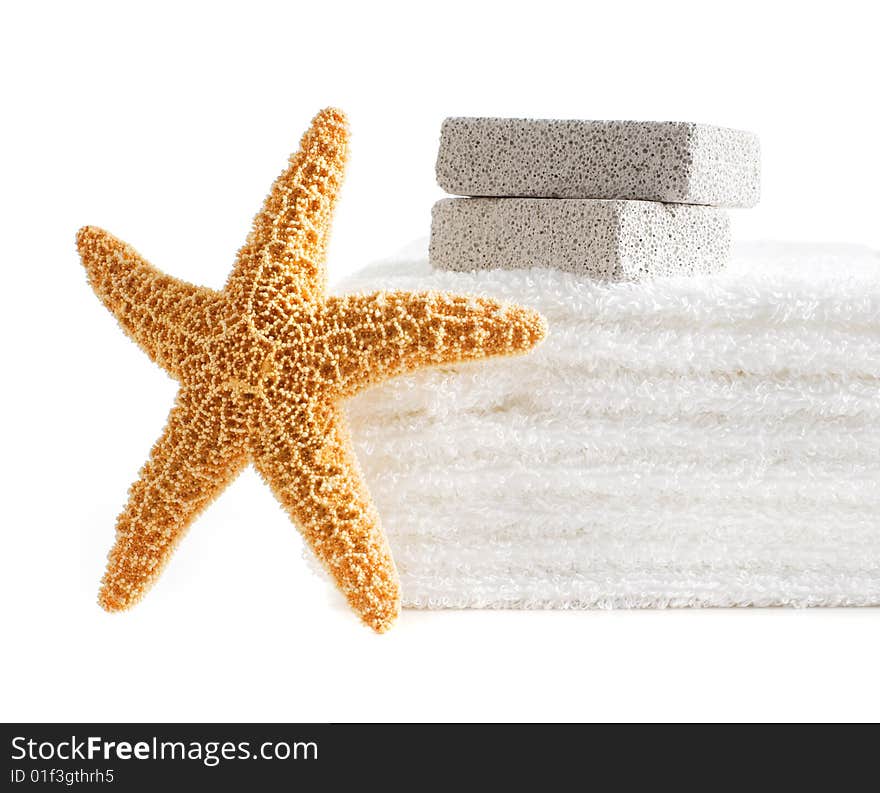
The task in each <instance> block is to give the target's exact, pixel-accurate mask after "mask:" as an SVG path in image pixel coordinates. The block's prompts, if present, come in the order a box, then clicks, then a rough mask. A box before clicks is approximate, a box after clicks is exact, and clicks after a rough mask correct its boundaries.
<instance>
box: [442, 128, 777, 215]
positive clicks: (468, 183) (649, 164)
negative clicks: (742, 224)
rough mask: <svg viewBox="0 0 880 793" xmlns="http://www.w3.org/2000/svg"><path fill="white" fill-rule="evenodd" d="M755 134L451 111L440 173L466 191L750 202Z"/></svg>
mask: <svg viewBox="0 0 880 793" xmlns="http://www.w3.org/2000/svg"><path fill="white" fill-rule="evenodd" d="M760 174H761V155H760V145H759V142H758V138H757V136H756V135H754V134H752V133H750V132H743V131H741V130H735V129H726V128H723V127H714V126H709V125H706V124H693V123H688V122H679V121H656V122H655V121H564V120H556V119H554V120H536V119H514V118H447V119H446V120H445V121H444V122H443V128H442V131H441V135H440V151H439V154H438V156H437V182H438V183H439V185H440V186H441V187H442V188H443V189H444V190H445V191H446V192H447V193H451V194H453V195H464V196H504V197H518V196H526V197H536V198H625V199H636V200H643V201H664V202H668V203H678V204H708V205H710V206H727V207H751V206H754V205H755V204H757V203H758V198H759V193H760Z"/></svg>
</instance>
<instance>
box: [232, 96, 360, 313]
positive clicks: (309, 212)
mask: <svg viewBox="0 0 880 793" xmlns="http://www.w3.org/2000/svg"><path fill="white" fill-rule="evenodd" d="M348 138H349V134H348V123H347V121H346V118H345V115H344V114H343V113H342V111H340V110H336V109H333V108H328V109H327V110H322V111H321V112H320V113H318V115H317V116H315V118H314V119H313V121H312V124H311V127H310V128H309V129H308V131H307V132H306V133H305V135H303V137H302V140H301V142H300V148H299V151H297V152H296V153H295V154H293V155H291V157H290V161H289V165H288V167H287V169H286V170H285V171H284V172H283V173H282V174H281V175H280V176H279V177H278V178H277V179H276V180H275V183H274V184H273V185H272V190H271V192H270V193H269V196H268V198H266V202H265V204H264V205H263V209H262V210H261V211H260V213H259V214H258V215H257V216H256V218H255V219H254V225H253V229H252V231H251V233H250V235H249V236H248V238H247V241H246V242H245V244H244V246H243V247H242V248H241V250H240V251H239V252H238V259H237V262H236V265H235V268H234V270H233V272H232V274H231V275H230V277H229V282H228V284H227V289H228V290H229V292H230V293H231V294H232V295H234V296H235V298H237V300H238V301H239V302H240V303H243V305H244V307H245V308H247V309H249V313H252V314H253V315H254V318H255V321H263V322H268V323H271V322H272V318H273V317H274V316H275V315H276V314H277V313H278V312H279V311H281V310H282V309H283V306H279V305H277V303H276V302H273V300H272V297H273V296H275V297H276V300H281V301H283V300H285V299H294V300H301V301H305V302H310V301H315V300H320V299H322V298H323V295H324V291H325V289H326V280H327V276H326V270H325V264H324V263H325V258H326V250H327V242H328V239H329V234H330V222H331V220H332V216H333V210H334V207H335V205H336V198H337V195H338V193H339V187H340V185H341V184H342V178H343V173H344V170H345V162H346V159H347V156H348Z"/></svg>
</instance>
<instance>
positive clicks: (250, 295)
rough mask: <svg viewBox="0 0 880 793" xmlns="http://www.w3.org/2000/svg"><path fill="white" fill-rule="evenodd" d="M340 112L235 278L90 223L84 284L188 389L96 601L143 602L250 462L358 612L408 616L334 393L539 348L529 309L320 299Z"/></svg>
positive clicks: (266, 218) (536, 323) (313, 137)
mask: <svg viewBox="0 0 880 793" xmlns="http://www.w3.org/2000/svg"><path fill="white" fill-rule="evenodd" d="M348 144H349V134H348V125H347V122H346V119H345V116H344V115H343V114H342V113H341V112H340V111H338V110H335V109H327V110H324V111H322V112H320V113H319V114H318V115H317V116H316V117H315V118H314V120H313V121H312V124H311V127H310V128H309V129H308V131H307V132H306V133H305V135H304V136H303V138H302V140H301V143H300V148H299V150H298V151H297V152H296V153H295V154H293V155H292V156H291V157H290V159H289V162H288V167H287V168H286V169H285V170H284V171H283V172H282V173H281V175H280V176H279V177H278V179H277V180H276V181H275V183H274V184H273V186H272V189H271V192H270V194H269V196H268V198H267V199H266V201H265V203H264V205H263V208H262V210H261V211H260V212H259V214H258V215H257V216H256V218H255V219H254V223H253V228H252V230H251V232H250V234H249V236H248V237H247V240H246V242H245V244H244V246H243V247H242V248H241V249H240V250H239V252H238V256H237V259H236V262H235V265H234V267H233V270H232V273H231V274H230V276H229V278H228V280H227V282H226V284H225V286H224V287H223V289H221V290H219V291H218V290H213V289H208V288H206V287H201V286H193V285H191V284H189V283H186V282H184V281H181V280H178V279H176V278H173V277H171V276H169V275H165V274H164V273H162V272H160V271H159V270H157V269H156V268H155V267H153V266H152V265H151V264H149V263H148V262H147V261H146V260H145V259H144V258H143V257H142V256H140V255H139V254H138V253H137V252H136V251H135V250H134V249H133V248H131V247H130V246H128V245H127V244H125V243H123V242H121V241H120V240H118V239H116V238H115V237H113V236H111V235H110V234H108V233H107V232H105V231H103V230H101V229H98V228H95V227H91V226H87V227H85V228H83V229H80V231H79V233H78V235H77V247H78V249H79V253H80V256H81V257H82V261H83V264H84V266H85V269H86V272H87V275H88V279H89V282H90V284H91V286H92V288H93V289H94V291H95V293H96V294H97V296H98V297H99V299H100V300H101V301H102V302H103V303H104V305H105V306H106V307H107V308H108V309H109V310H110V311H111V312H112V313H113V314H114V315H115V317H116V319H117V320H118V322H119V324H120V325H121V326H122V328H123V330H124V331H125V332H126V333H127V334H128V335H129V336H130V337H131V338H132V339H133V340H134V341H135V342H136V343H137V344H138V345H140V347H142V348H143V350H144V351H145V352H146V353H147V355H148V356H149V357H150V358H151V359H152V360H153V361H154V362H156V363H157V364H159V365H160V366H161V367H163V368H164V369H165V370H166V371H167V372H168V373H169V374H170V375H171V376H172V377H174V378H175V379H176V380H178V381H179V384H180V387H179V390H178V392H177V396H176V399H175V402H174V405H173V407H172V408H171V412H170V415H169V417H168V421H167V424H166V426H165V428H164V431H163V432H162V434H161V436H160V437H159V439H158V440H157V441H156V443H155V445H154V446H153V449H152V452H151V454H150V457H149V459H148V460H147V462H146V464H145V465H144V467H143V468H142V469H141V472H140V475H139V478H138V479H137V480H136V481H135V483H134V484H133V485H132V486H131V489H130V491H129V499H128V503H127V505H126V506H125V508H124V510H123V512H122V513H121V514H120V516H119V518H118V520H117V524H116V541H115V544H114V545H113V548H112V549H111V551H110V553H109V555H108V564H107V570H106V573H105V575H104V578H103V581H102V586H101V590H100V594H99V598H98V600H99V603H100V604H101V605H102V606H103V607H104V608H105V609H107V610H108V611H119V610H123V609H126V608H129V607H130V606H132V605H134V604H135V603H137V602H138V601H139V600H140V599H141V597H142V596H143V595H144V594H145V592H146V591H147V590H148V589H149V588H150V586H151V585H152V584H153V582H154V581H155V580H156V578H157V577H158V575H159V574H160V573H161V571H162V569H163V568H164V566H165V564H166V562H167V561H168V559H169V557H170V556H171V554H172V553H173V551H174V549H175V547H176V546H177V544H178V542H179V541H180V539H181V538H182V536H183V535H184V534H185V533H186V531H187V529H188V528H189V526H190V524H191V523H192V522H193V520H194V519H195V518H196V516H197V515H198V514H199V513H200V512H201V511H202V510H204V509H205V507H206V506H207V505H208V504H209V503H210V502H211V501H212V500H213V499H214V498H215V497H216V496H217V495H219V493H220V492H221V491H222V490H223V489H224V488H225V487H226V486H227V485H228V484H230V482H232V480H233V479H234V478H235V477H236V476H237V475H238V474H239V473H240V472H241V470H242V469H243V468H244V467H245V466H247V465H248V464H249V463H252V464H253V465H254V466H255V468H256V469H257V471H258V472H259V474H260V475H261V476H262V477H263V478H264V479H265V481H266V482H267V483H268V485H269V487H270V489H271V491H272V492H273V493H274V495H275V496H276V498H277V499H278V500H279V502H280V503H281V504H282V506H283V507H284V508H285V510H286V511H287V512H288V514H289V515H290V517H291V519H292V520H293V522H294V523H295V524H296V525H297V526H298V527H299V529H300V530H301V532H302V534H303V535H304V537H305V539H306V541H307V543H308V545H309V546H310V547H311V548H312V550H313V551H314V552H315V554H316V555H317V557H318V558H319V559H320V560H321V562H322V563H323V565H324V566H325V567H326V568H327V569H328V570H329V572H330V573H331V575H332V576H333V578H334V580H335V581H336V584H337V586H338V587H339V588H340V590H341V591H342V592H343V594H344V595H345V596H346V598H347V599H348V602H349V603H350V605H351V606H352V607H353V608H354V610H355V611H356V612H357V613H358V614H359V615H360V616H361V618H362V619H363V621H364V622H365V623H367V624H368V625H369V626H371V627H372V628H374V629H375V630H377V631H379V632H382V631H385V630H387V628H388V627H389V626H390V625H391V624H392V622H393V621H394V619H395V618H396V616H397V614H398V611H399V608H400V591H399V582H398V577H397V571H396V569H395V567H394V562H393V560H392V557H391V553H390V550H389V548H388V545H387V542H386V540H385V537H384V534H383V532H382V530H381V527H380V522H379V516H378V514H377V511H376V509H375V507H374V505H373V502H372V500H371V498H370V495H369V492H368V489H367V487H366V484H365V483H364V481H363V478H362V476H361V473H360V470H359V467H358V464H357V460H356V458H355V455H354V452H353V450H352V444H351V441H350V436H349V431H348V429H347V425H346V420H345V417H344V414H343V410H342V408H341V402H342V401H343V400H344V399H346V398H348V397H351V396H353V395H354V394H356V393H358V392H359V391H361V390H362V389H364V388H367V387H369V386H372V385H375V384H377V383H380V382H382V381H383V380H385V379H387V378H389V377H393V376H395V375H399V374H402V373H405V372H411V371H413V370H416V369H419V368H421V367H425V366H435V365H438V364H448V363H453V362H459V361H466V360H474V359H478V358H484V357H486V356H490V355H502V354H514V353H521V352H525V351H527V350H529V349H530V348H531V347H533V346H534V345H535V344H536V343H538V342H539V341H540V340H541V339H542V338H543V336H544V335H545V332H546V326H545V323H544V320H543V318H542V317H541V316H540V315H538V314H536V313H535V312H533V311H530V310H528V309H525V308H521V307H518V306H514V305H505V304H502V303H498V302H496V301H494V300H491V299H484V298H475V297H467V296H459V295H452V294H446V293H441V292H433V291H425V292H377V293H373V294H359V295H347V296H341V297H337V296H332V295H328V294H327V284H326V267H325V259H326V248H327V241H328V238H329V232H330V223H331V218H332V213H333V209H334V206H335V204H336V200H337V195H338V192H339V187H340V185H341V182H342V176H343V172H344V168H345V162H346V159H347V153H348Z"/></svg>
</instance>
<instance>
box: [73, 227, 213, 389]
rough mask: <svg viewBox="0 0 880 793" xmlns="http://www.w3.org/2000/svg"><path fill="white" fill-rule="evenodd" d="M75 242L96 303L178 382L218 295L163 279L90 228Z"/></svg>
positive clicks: (133, 252) (134, 255)
mask: <svg viewBox="0 0 880 793" xmlns="http://www.w3.org/2000/svg"><path fill="white" fill-rule="evenodd" d="M76 243H77V248H78V249H79V254H80V257H81V258H82V262H83V266H84V267H85V268H86V274H87V276H88V279H89V283H90V284H91V286H92V289H94V291H95V294H96V295H97V296H98V298H99V299H100V300H101V302H102V303H103V304H104V305H105V306H106V307H107V308H108V309H109V311H110V312H111V313H112V314H113V316H115V317H116V319H117V321H118V322H119V324H120V326H121V327H122V329H123V330H124V331H125V332H126V334H128V336H130V337H131V338H132V339H133V340H134V341H135V342H137V344H138V345H139V346H140V347H141V348H142V349H143V350H144V352H146V353H147V355H149V357H150V359H151V360H153V361H154V362H155V363H157V364H159V365H160V366H162V367H163V368H164V369H166V370H167V371H168V372H169V373H170V374H172V375H173V376H175V377H178V378H179V377H180V374H181V368H182V366H183V363H184V361H185V360H186V358H187V357H188V356H189V355H191V354H192V353H193V352H194V351H195V349H196V348H197V347H198V345H199V341H198V339H199V336H200V331H202V330H203V329H204V325H205V323H206V321H207V320H206V317H207V316H208V307H209V305H215V304H217V303H218V302H219V301H220V296H219V295H218V294H217V293H216V292H214V291H213V290H211V289H207V288H205V287H199V286H193V285H192V284H188V283H186V282H185V281H180V280H178V279H176V278H172V277H171V276H170V275H165V274H164V273H162V272H161V271H160V270H157V269H156V268H155V267H153V265H151V264H150V263H149V262H148V261H146V259H144V258H143V257H142V256H141V255H140V254H139V253H138V252H137V251H136V250H135V249H134V248H132V247H131V246H130V245H126V243H124V242H122V241H121V240H118V239H116V237H114V236H113V235H112V234H108V233H107V232H106V231H103V230H102V229H99V228H95V227H94V226H86V227H85V228H82V229H80V230H79V233H78V234H77V237H76Z"/></svg>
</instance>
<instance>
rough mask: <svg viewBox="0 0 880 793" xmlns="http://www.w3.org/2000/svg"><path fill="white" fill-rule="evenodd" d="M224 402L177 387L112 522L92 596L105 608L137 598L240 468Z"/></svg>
mask: <svg viewBox="0 0 880 793" xmlns="http://www.w3.org/2000/svg"><path fill="white" fill-rule="evenodd" d="M223 400H224V397H222V396H219V395H217V396H214V397H213V398H209V399H207V400H206V399H204V398H202V399H201V400H197V399H196V398H195V396H194V394H193V393H192V392H191V391H189V390H187V389H181V391H180V392H179V393H178V396H177V401H176V403H175V405H174V407H173V408H172V409H171V413H170V415H169V417H168V422H167V424H166V426H165V429H164V431H163V433H162V435H161V436H160V438H159V440H158V441H157V442H156V444H155V445H154V446H153V450H152V452H151V454H150V458H149V460H148V461H147V463H146V464H145V465H144V467H143V469H142V470H141V472H140V476H139V478H138V480H137V481H136V482H135V483H134V484H133V485H132V486H131V490H130V491H129V500H128V504H127V505H126V507H125V509H124V510H123V512H122V514H121V515H120V516H119V518H118V520H117V523H116V542H115V544H114V546H113V548H112V550H111V551H110V554H109V556H108V564H107V571H106V573H105V574H104V579H103V581H102V586H101V592H100V595H99V598H98V601H99V603H100V604H101V605H102V606H103V607H104V608H105V609H106V610H107V611H121V610H123V609H127V608H129V607H130V606H133V605H134V604H135V603H137V602H138V601H139V600H140V599H141V597H143V595H144V594H145V593H146V591H147V590H148V589H149V588H150V586H152V584H153V582H154V581H155V580H156V578H158V576H159V574H160V573H161V572H162V570H163V568H164V566H165V563H166V562H167V561H168V559H169V558H170V556H171V554H172V553H173V551H174V549H175V547H176V546H177V543H178V542H179V541H180V539H181V538H182V537H183V535H184V534H185V533H186V530H187V529H188V528H189V526H190V524H191V523H192V521H193V520H194V519H195V518H196V517H197V516H198V515H199V513H200V512H202V510H203V509H204V508H205V507H206V506H207V505H208V504H209V503H210V502H211V501H212V500H213V499H214V498H216V496H218V495H219V494H220V492H221V491H222V490H223V489H224V488H225V487H226V485H228V484H229V483H230V482H231V481H232V480H233V479H234V478H235V476H236V475H237V474H238V473H239V471H241V469H242V468H243V467H244V466H245V464H246V462H247V445H246V441H245V435H244V431H243V428H241V427H238V426H236V424H235V422H234V421H232V420H227V421H223V420H221V419H220V418H218V417H220V416H224V415H234V414H233V411H231V410H226V409H225V407H226V406H224V405H223V404H221V403H222V401H223Z"/></svg>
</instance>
